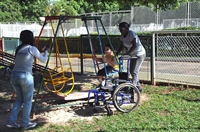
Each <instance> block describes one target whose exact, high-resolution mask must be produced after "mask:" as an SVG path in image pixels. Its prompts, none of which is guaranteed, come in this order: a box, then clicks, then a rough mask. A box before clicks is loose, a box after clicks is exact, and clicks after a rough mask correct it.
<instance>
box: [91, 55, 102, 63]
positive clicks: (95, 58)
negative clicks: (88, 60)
mask: <svg viewBox="0 0 200 132" xmlns="http://www.w3.org/2000/svg"><path fill="white" fill-rule="evenodd" d="M92 58H93V60H95V61H98V62H103V59H102V58H97V57H96V56H93V57H92Z"/></svg>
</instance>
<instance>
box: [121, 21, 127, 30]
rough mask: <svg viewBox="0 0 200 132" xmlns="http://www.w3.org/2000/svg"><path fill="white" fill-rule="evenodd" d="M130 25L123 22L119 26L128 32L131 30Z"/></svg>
mask: <svg viewBox="0 0 200 132" xmlns="http://www.w3.org/2000/svg"><path fill="white" fill-rule="evenodd" d="M129 27H130V25H129V24H128V23H127V22H121V23H120V24H119V28H125V29H127V30H129Z"/></svg>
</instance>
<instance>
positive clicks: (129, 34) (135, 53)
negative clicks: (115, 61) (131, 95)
mask: <svg viewBox="0 0 200 132" xmlns="http://www.w3.org/2000/svg"><path fill="white" fill-rule="evenodd" d="M129 27H130V25H129V24H128V23H127V22H122V23H120V24H119V30H120V32H121V36H120V40H121V45H120V47H119V49H118V51H117V53H116V55H118V54H119V53H120V52H121V51H122V50H123V48H124V47H126V48H127V52H126V53H125V54H126V55H130V56H131V57H132V59H131V61H130V74H131V76H132V83H133V84H134V85H135V86H136V87H137V88H138V89H139V90H140V92H142V87H141V86H140V82H139V79H138V72H139V70H140V67H141V65H142V62H143V61H144V59H145V57H146V51H145V49H144V47H143V46H142V44H141V42H140V39H139V37H138V36H137V34H136V33H135V32H133V31H132V30H129Z"/></svg>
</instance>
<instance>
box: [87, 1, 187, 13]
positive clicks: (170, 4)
mask: <svg viewBox="0 0 200 132" xmlns="http://www.w3.org/2000/svg"><path fill="white" fill-rule="evenodd" d="M85 1H87V2H88V3H91V4H93V5H96V3H97V2H98V0H85ZM102 2H103V3H107V2H117V3H118V5H120V8H123V7H124V4H125V3H126V5H125V6H126V7H127V5H129V6H130V5H131V6H147V7H150V8H152V9H153V10H154V11H156V10H157V9H161V10H167V9H177V8H178V7H179V6H180V3H182V2H188V0H165V1H163V0H102Z"/></svg>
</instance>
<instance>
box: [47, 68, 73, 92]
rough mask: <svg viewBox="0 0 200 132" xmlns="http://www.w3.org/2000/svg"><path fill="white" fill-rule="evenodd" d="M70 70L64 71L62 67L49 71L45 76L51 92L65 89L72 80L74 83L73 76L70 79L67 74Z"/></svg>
mask: <svg viewBox="0 0 200 132" xmlns="http://www.w3.org/2000/svg"><path fill="white" fill-rule="evenodd" d="M59 68H60V69H61V70H60V71H58V69H59ZM68 70H70V68H68V69H67V70H63V69H62V67H61V66H60V67H56V68H54V69H51V70H48V71H47V72H46V73H45V75H44V84H45V87H46V88H47V89H48V90H49V91H51V92H59V91H61V90H62V89H63V88H64V86H65V83H66V82H67V81H70V80H72V82H74V77H73V76H71V77H69V76H67V75H66V74H65V73H66V72H67V71H68ZM49 85H50V86H51V87H50V86H49Z"/></svg>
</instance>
